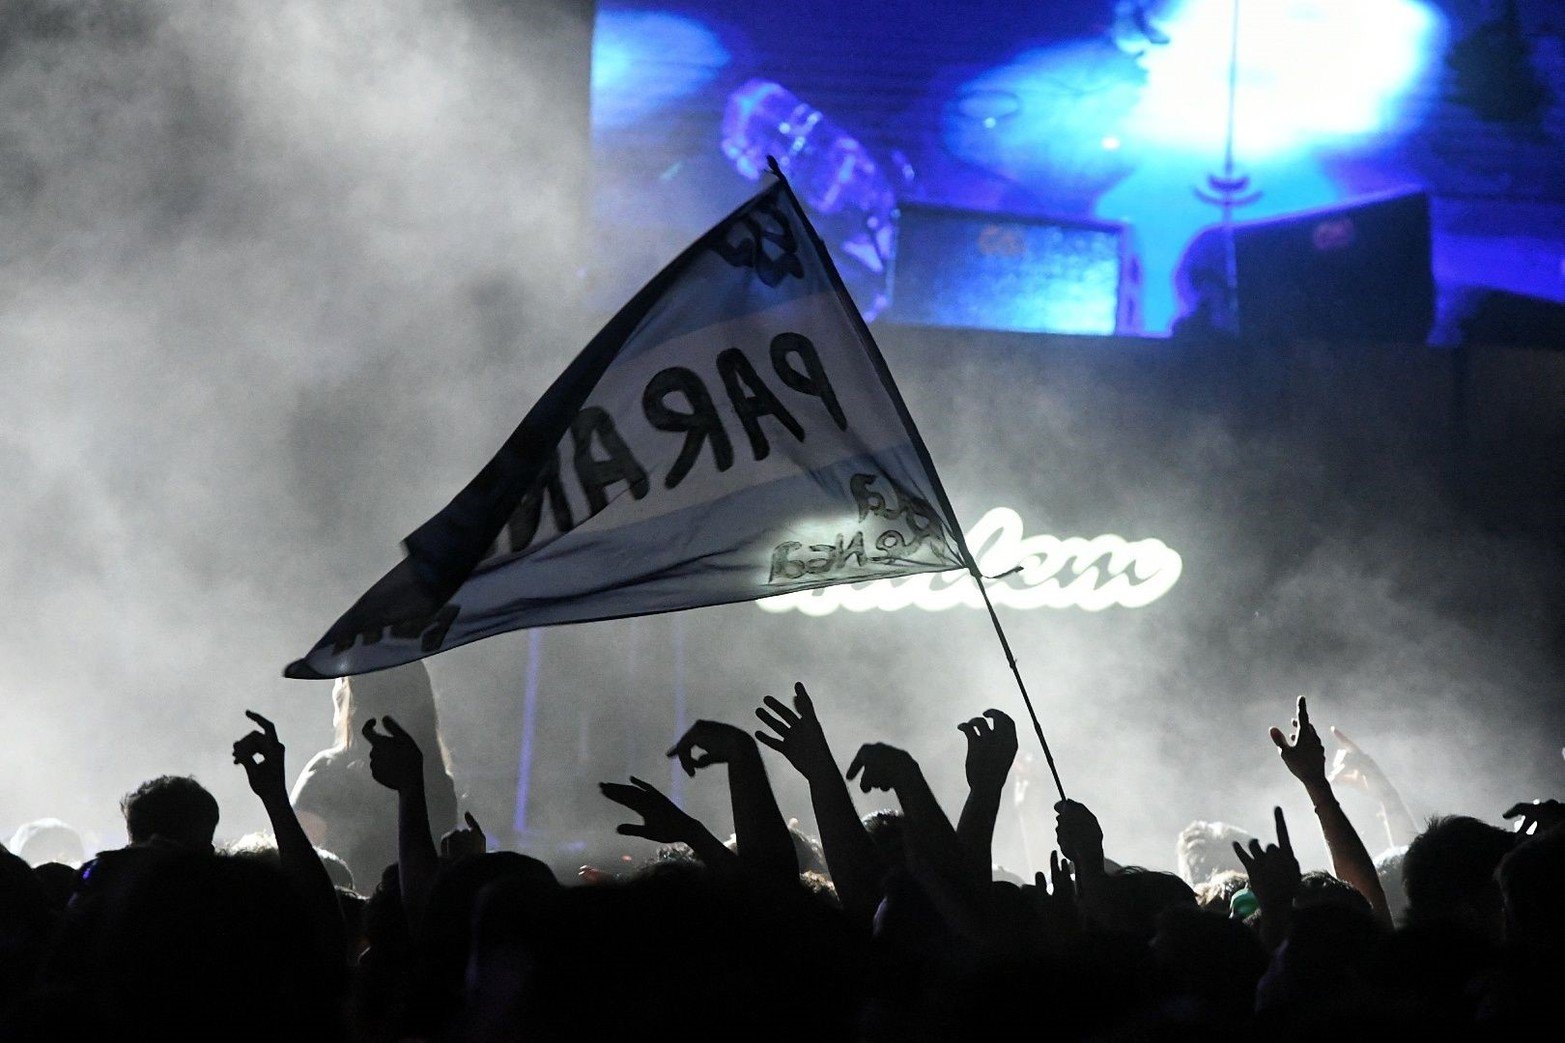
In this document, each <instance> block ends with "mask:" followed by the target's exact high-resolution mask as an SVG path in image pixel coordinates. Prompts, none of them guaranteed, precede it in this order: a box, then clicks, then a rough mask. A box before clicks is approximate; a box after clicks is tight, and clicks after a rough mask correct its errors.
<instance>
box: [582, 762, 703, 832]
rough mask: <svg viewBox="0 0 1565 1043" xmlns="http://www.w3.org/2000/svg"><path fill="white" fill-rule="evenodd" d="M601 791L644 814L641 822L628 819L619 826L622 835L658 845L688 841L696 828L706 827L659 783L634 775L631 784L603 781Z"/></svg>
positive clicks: (599, 786)
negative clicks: (652, 782) (662, 789)
mask: <svg viewBox="0 0 1565 1043" xmlns="http://www.w3.org/2000/svg"><path fill="white" fill-rule="evenodd" d="M598 790H599V791H600V792H601V793H602V794H603V795H604V796H605V797H607V798H609V799H610V800H612V801H613V802H614V803H616V804H620V805H623V806H624V807H627V808H629V809H630V810H631V811H632V812H633V813H635V814H637V815H640V816H641V822H640V823H639V824H637V823H635V822H627V823H625V824H624V825H621V826H617V827H616V828H615V830H614V832H616V833H618V834H620V835H621V836H626V837H645V838H646V839H648V840H651V841H654V842H656V843H659V844H676V843H689V841H690V837H691V834H692V831H693V830H695V829H703V828H705V827H703V826H702V825H701V823H700V822H698V821H696V819H694V818H693V817H691V816H690V815H687V814H685V812H683V811H681V810H680V808H679V805H677V804H675V803H674V802H673V801H672V800H669V799H668V797H666V796H664V794H663V792H662V791H661V790H659V789H658V788H657V787H656V786H654V785H652V784H651V783H649V782H643V781H642V780H641V779H638V778H636V777H635V776H634V775H632V776H631V778H630V785H628V786H627V785H625V784H624V783H623V782H600V783H598Z"/></svg>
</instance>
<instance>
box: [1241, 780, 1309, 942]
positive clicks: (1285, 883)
mask: <svg viewBox="0 0 1565 1043" xmlns="http://www.w3.org/2000/svg"><path fill="white" fill-rule="evenodd" d="M1272 815H1273V817H1274V819H1275V820H1276V824H1277V843H1275V844H1267V845H1266V846H1265V847H1262V846H1261V842H1260V841H1259V840H1251V841H1250V848H1249V850H1248V851H1246V850H1245V849H1244V848H1243V847H1240V846H1239V842H1238V841H1234V854H1236V855H1238V856H1239V863H1240V864H1241V865H1243V866H1244V871H1245V873H1247V874H1248V875H1249V877H1250V890H1252V891H1254V892H1255V897H1256V899H1257V900H1258V901H1259V902H1260V903H1261V918H1262V920H1263V921H1265V922H1269V923H1270V925H1271V927H1272V928H1273V930H1274V932H1275V935H1274V937H1273V938H1271V939H1270V940H1271V941H1272V943H1273V944H1276V943H1277V942H1280V941H1281V939H1282V938H1283V937H1285V936H1286V934H1287V923H1288V920H1289V919H1290V916H1291V911H1292V909H1293V899H1294V897H1295V896H1296V895H1297V894H1298V893H1299V879H1300V874H1299V860H1298V859H1297V858H1295V857H1294V854H1293V844H1292V843H1291V842H1290V841H1289V839H1288V823H1287V820H1285V819H1284V818H1283V814H1282V808H1273V809H1272Z"/></svg>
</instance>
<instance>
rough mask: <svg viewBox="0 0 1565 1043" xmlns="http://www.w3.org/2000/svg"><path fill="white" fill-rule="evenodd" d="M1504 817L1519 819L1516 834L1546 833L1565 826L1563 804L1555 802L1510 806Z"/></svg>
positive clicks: (1523, 803)
mask: <svg viewBox="0 0 1565 1043" xmlns="http://www.w3.org/2000/svg"><path fill="white" fill-rule="evenodd" d="M1504 817H1505V818H1518V817H1520V818H1521V822H1520V823H1518V824H1517V827H1516V831H1517V832H1518V833H1534V832H1536V833H1539V834H1542V833H1547V832H1549V830H1551V829H1554V828H1555V827H1557V826H1559V825H1561V824H1565V804H1561V803H1560V802H1559V801H1557V800H1534V801H1523V802H1521V803H1520V804H1512V805H1511V806H1510V808H1509V809H1508V810H1507V811H1506V812H1505V815H1504Z"/></svg>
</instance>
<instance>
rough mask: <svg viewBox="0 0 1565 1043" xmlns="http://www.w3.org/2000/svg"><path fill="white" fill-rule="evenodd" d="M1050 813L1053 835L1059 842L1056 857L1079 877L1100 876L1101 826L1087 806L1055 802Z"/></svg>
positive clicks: (1101, 854) (1101, 853)
mask: <svg viewBox="0 0 1565 1043" xmlns="http://www.w3.org/2000/svg"><path fill="white" fill-rule="evenodd" d="M1054 813H1055V819H1054V834H1055V838H1056V839H1057V840H1058V841H1059V845H1060V854H1062V855H1064V856H1065V857H1066V858H1067V859H1069V860H1070V861H1071V863H1072V864H1074V865H1075V866H1076V868H1077V870H1078V872H1079V873H1081V874H1092V875H1098V874H1101V873H1102V872H1103V827H1102V826H1100V825H1099V824H1098V817H1097V816H1096V815H1094V814H1093V813H1092V811H1091V810H1090V809H1089V808H1088V807H1087V805H1085V804H1082V803H1080V802H1078V801H1074V800H1062V801H1058V802H1057V803H1055V805H1054Z"/></svg>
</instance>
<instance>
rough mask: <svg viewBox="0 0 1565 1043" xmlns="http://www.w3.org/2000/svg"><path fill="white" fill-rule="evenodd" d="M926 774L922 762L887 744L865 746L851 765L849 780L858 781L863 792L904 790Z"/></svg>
mask: <svg viewBox="0 0 1565 1043" xmlns="http://www.w3.org/2000/svg"><path fill="white" fill-rule="evenodd" d="M922 777H923V773H922V772H921V771H920V770H919V767H918V762H917V761H915V760H914V759H913V755H912V754H910V753H908V752H907V751H906V750H899V749H897V747H895V746H887V745H886V744H885V743H883V742H871V743H865V744H864V745H863V746H860V747H859V752H858V753H856V754H854V755H853V763H852V764H849V765H848V779H849V780H852V779H855V778H857V779H858V780H859V789H860V790H861V791H862V792H864V793H868V792H869V791H870V790H872V789H879V790H897V791H899V792H900V790H901V789H902V788H903V787H905V786H906V785H907V784H908V783H910V782H912V781H913V780H914V779H915V778H919V779H921V778H922Z"/></svg>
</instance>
